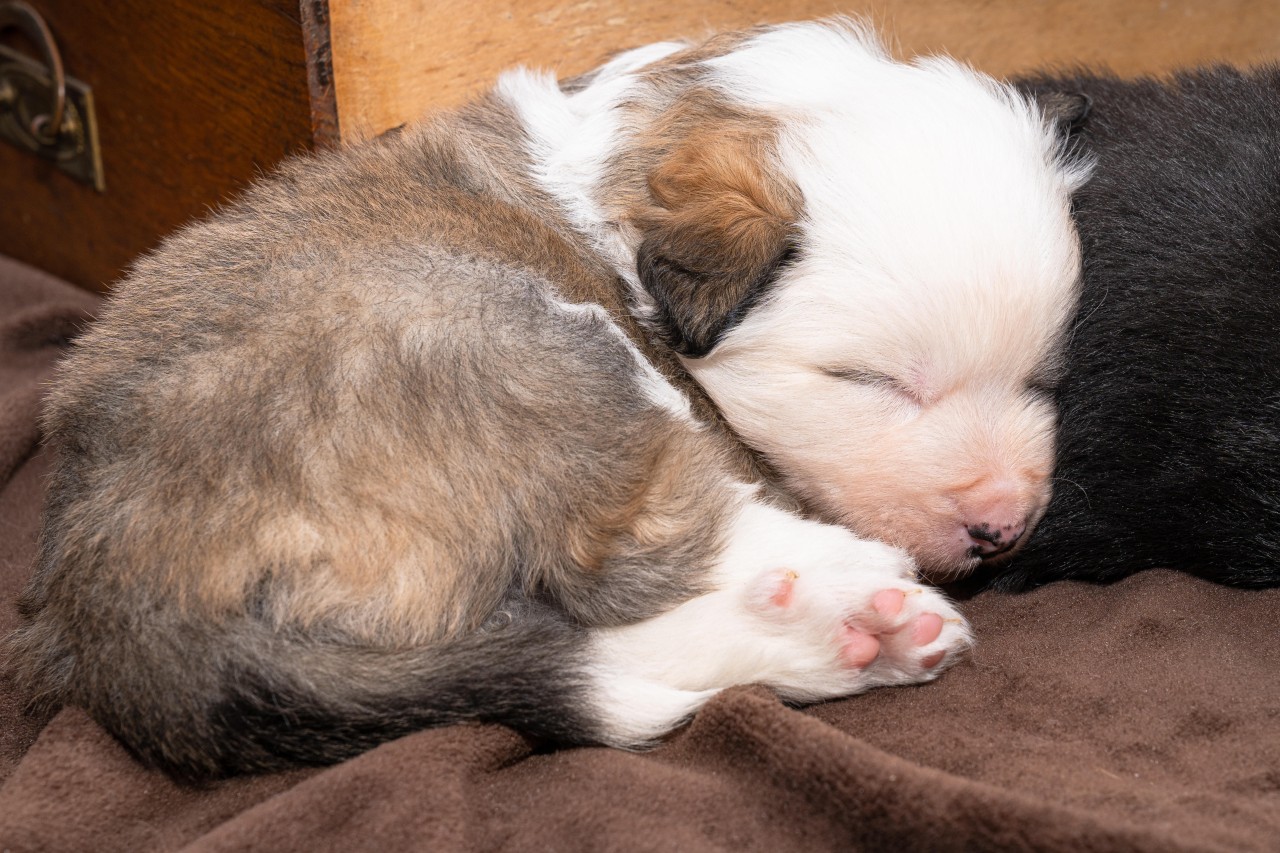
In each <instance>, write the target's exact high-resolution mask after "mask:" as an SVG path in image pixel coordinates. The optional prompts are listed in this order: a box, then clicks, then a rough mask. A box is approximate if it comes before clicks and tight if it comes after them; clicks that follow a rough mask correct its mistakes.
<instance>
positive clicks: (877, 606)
mask: <svg viewBox="0 0 1280 853" xmlns="http://www.w3.org/2000/svg"><path fill="white" fill-rule="evenodd" d="M864 544H867V543H864ZM886 550H889V549H886ZM900 559H902V560H905V559H906V558H905V555H902V556H901V558H900ZM885 562H888V563H889V565H887V566H886V565H885V564H884V563H883V562H882V563H881V564H880V565H875V564H873V563H869V561H866V560H865V559H864V560H863V561H862V562H861V563H852V564H850V563H846V564H845V565H824V566H808V567H804V568H798V567H792V566H781V567H778V568H776V569H769V570H766V571H765V572H763V573H761V574H760V575H759V576H757V577H756V578H755V579H754V580H752V581H751V582H750V583H748V585H747V587H746V589H745V590H744V593H743V604H744V606H745V607H746V609H748V610H749V611H751V612H752V613H753V614H755V615H756V617H757V618H758V619H759V620H760V622H761V623H762V625H763V626H765V630H764V631H762V634H766V637H762V640H763V642H764V643H765V644H767V645H768V646H769V647H770V648H769V653H768V655H767V659H768V660H769V662H770V671H769V672H768V673H766V674H765V677H764V678H762V679H761V681H763V682H764V683H766V684H769V685H770V686H772V687H773V688H775V689H776V690H778V692H779V693H781V694H782V695H783V696H784V697H785V698H788V699H792V700H796V701H813V700H817V699H826V698H832V697H836V696H847V695H850V694H853V693H860V692H862V691H864V690H868V689H870V688H872V687H880V686H888V685H898V684H913V683H917V682H921V681H929V680H931V679H933V678H935V677H937V675H938V674H939V673H941V672H942V671H943V670H944V669H946V668H947V667H948V666H950V665H951V664H952V663H954V662H955V661H956V660H957V659H958V658H959V656H960V655H961V654H962V653H963V652H964V651H965V650H966V649H967V648H968V647H969V646H970V644H971V642H972V640H971V635H970V632H969V626H968V623H967V622H966V621H965V619H964V617H963V616H961V615H960V613H959V612H958V611H957V610H956V609H955V607H954V606H953V605H952V604H951V602H950V601H948V600H947V599H946V597H945V596H943V595H942V594H941V593H940V592H938V591H937V590H935V589H932V588H929V587H925V586H921V585H920V584H918V583H916V582H915V581H914V579H913V578H912V577H911V576H910V575H909V574H905V573H904V572H902V571H901V570H899V568H898V567H897V566H895V565H893V562H894V561H885Z"/></svg>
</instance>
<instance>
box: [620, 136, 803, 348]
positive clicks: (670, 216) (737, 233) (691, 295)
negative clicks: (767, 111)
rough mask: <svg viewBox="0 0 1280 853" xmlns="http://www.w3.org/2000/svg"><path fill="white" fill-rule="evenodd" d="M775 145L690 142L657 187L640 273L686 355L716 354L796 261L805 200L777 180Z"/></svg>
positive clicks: (669, 335)
mask: <svg viewBox="0 0 1280 853" xmlns="http://www.w3.org/2000/svg"><path fill="white" fill-rule="evenodd" d="M768 136H769V137H770V139H768V140H766V139H763V138H761V136H760V135H757V134H742V133H739V134H731V135H727V136H718V137H717V136H716V135H713V134H712V133H709V132H702V133H695V134H691V135H690V136H689V137H686V138H685V139H684V140H682V142H681V145H680V146H679V147H678V148H677V149H676V150H675V151H673V152H672V153H671V154H670V155H669V156H668V157H667V158H666V159H665V160H664V161H663V162H662V163H661V164H660V166H659V167H658V168H657V169H656V170H655V171H654V173H653V174H652V175H650V177H649V191H650V193H651V195H652V198H653V201H654V202H655V204H656V206H655V207H652V208H650V209H649V210H648V211H646V213H645V214H644V215H642V216H641V217H638V222H637V224H638V225H639V226H640V228H641V229H642V231H643V234H644V237H643V239H642V241H641V243H640V249H639V251H638V253H637V257H636V265H637V268H638V272H639V275H640V281H641V283H642V284H643V285H644V287H645V289H646V290H647V291H648V292H649V294H650V295H651V296H652V297H653V300H654V303H655V304H656V306H657V313H658V316H657V318H656V319H657V321H658V325H659V332H660V333H661V334H662V335H663V336H664V337H665V339H666V343H667V344H668V345H669V346H670V347H671V348H672V349H674V350H675V351H676V352H678V353H680V354H681V355H685V356H690V357H695V358H696V357H701V356H704V355H706V354H707V353H708V352H710V351H711V349H712V347H714V346H715V345H716V343H717V342H718V341H719V340H720V338H721V337H722V336H723V335H724V334H725V333H726V332H727V331H729V330H730V329H732V328H733V326H734V325H735V324H736V323H737V322H738V321H740V320H741V319H742V318H743V317H744V316H746V313H747V312H748V311H749V310H750V309H751V307H752V306H753V305H755V304H756V303H757V302H758V301H759V300H760V298H761V296H763V295H764V294H765V293H766V292H767V291H768V289H769V287H770V285H771V284H772V283H773V282H774V281H775V280H776V278H777V276H778V273H779V272H780V271H781V268H782V267H783V266H784V265H785V264H786V263H787V262H788V261H789V260H790V259H791V258H792V257H793V256H794V252H795V246H794V237H795V233H796V219H797V216H798V208H799V203H798V201H797V198H798V196H799V193H798V191H796V190H795V189H794V188H792V187H790V186H788V185H787V184H786V183H784V182H783V181H782V180H781V179H780V178H779V177H777V176H774V175H772V174H770V172H769V170H770V168H771V164H770V161H769V153H770V152H769V146H768V144H767V142H768V141H771V137H772V134H768Z"/></svg>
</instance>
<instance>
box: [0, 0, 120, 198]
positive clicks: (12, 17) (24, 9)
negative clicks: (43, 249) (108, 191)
mask: <svg viewBox="0 0 1280 853" xmlns="http://www.w3.org/2000/svg"><path fill="white" fill-rule="evenodd" d="M8 29H16V30H20V31H21V32H22V33H23V34H24V35H25V36H26V37H27V39H29V40H30V41H31V42H32V43H33V44H36V45H38V46H39V48H40V53H41V56H42V59H43V64H41V63H40V62H37V61H36V60H34V59H32V58H31V57H29V56H25V55H23V54H21V53H17V52H15V51H12V50H9V49H8V48H5V47H4V46H3V45H0V139H3V140H5V141H6V142H10V143H12V144H13V145H16V146H17V147H19V148H21V149H23V150H24V151H29V152H31V153H32V154H35V155H36V156H38V157H41V158H43V159H45V160H51V161H53V162H54V164H56V165H57V167H58V168H59V169H60V170H62V171H63V172H66V173H67V174H69V175H71V176H72V177H73V178H76V179H78V180H81V181H84V182H85V183H87V184H90V185H92V186H93V187H94V188H95V189H97V190H98V191H99V192H102V191H103V190H104V189H105V188H106V186H105V183H104V181H103V178H102V153H101V151H99V149H98V126H97V119H96V117H95V116H94V109H93V91H92V89H90V88H89V87H88V86H86V85H85V84H84V83H82V82H80V81H79V80H76V79H75V78H72V77H68V76H67V74H66V71H65V70H64V69H63V66H62V56H61V54H60V53H59V51H58V45H57V44H56V43H55V42H54V39H53V33H52V32H50V30H49V26H48V24H46V23H45V21H44V18H42V17H41V16H40V13H39V12H37V11H36V10H35V9H33V8H32V7H31V6H30V5H29V4H28V3H26V2H25V0H0V30H8Z"/></svg>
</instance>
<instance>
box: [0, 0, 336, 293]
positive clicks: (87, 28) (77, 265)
mask: <svg viewBox="0 0 1280 853" xmlns="http://www.w3.org/2000/svg"><path fill="white" fill-rule="evenodd" d="M33 2H34V4H35V5H36V6H37V7H38V8H39V10H40V12H41V13H42V14H43V15H44V16H45V17H46V19H47V20H48V21H49V25H50V27H51V28H52V29H53V32H54V35H55V36H56V38H57V39H58V41H59V44H60V46H61V49H62V56H63V63H64V65H65V66H66V68H67V73H69V74H71V75H72V76H75V77H79V78H80V79H82V80H84V81H86V82H87V83H89V84H90V85H91V86H93V89H94V97H95V99H96V102H97V109H98V122H99V127H100V130H101V137H102V159H103V166H104V170H105V174H106V182H107V191H106V193H105V194H102V195H99V194H98V193H96V192H94V190H93V189H91V188H89V187H87V186H84V185H82V184H79V183H76V182H75V181H73V180H71V179H70V178H68V177H66V176H65V175H63V174H61V173H60V172H58V171H57V170H55V169H53V168H51V167H50V166H49V165H48V164H46V163H43V162H41V161H39V160H38V159H36V158H35V157H32V156H30V155H27V154H24V153H23V152H20V151H18V150H17V149H15V148H12V147H11V146H8V145H0V253H4V254H7V255H11V256H12V257H15V258H18V259H19V260H22V261H26V262H27V263H30V264H33V265H35V266H37V267H40V268H42V269H45V270H48V271H49V272H52V273H54V274H56V275H59V276H62V277H64V278H66V279H68V280H70V281H73V282H76V283H78V284H81V285H84V286H86V287H90V288H95V289H101V288H102V287H103V286H104V285H105V284H107V283H109V282H110V281H111V280H112V279H114V278H116V277H117V276H118V275H119V274H120V272H121V270H122V269H123V268H124V267H125V265H126V264H128V263H129V262H130V261H131V260H132V259H133V258H134V257H135V256H136V255H137V254H138V253H140V252H142V251H144V250H146V249H148V248H150V247H151V246H153V245H154V244H155V243H156V242H157V240H158V239H159V237H160V236H161V235H163V234H166V233H168V232H169V231H171V230H172V229H173V228H175V227H176V226H178V225H179V224H181V223H182V222H184V221H186V220H187V219H189V218H191V217H193V216H196V215H198V214H200V213H202V212H204V211H205V210H206V209H207V207H208V205H210V204H213V203H216V202H217V201H219V200H221V199H224V198H226V197H227V196H228V195H230V194H231V193H233V192H234V191H235V190H236V189H237V188H238V187H241V186H243V185H244V184H245V183H246V182H248V181H249V180H251V179H252V178H253V177H254V175H255V174H257V173H258V172H259V171H260V170H263V169H267V168H269V167H270V166H272V165H273V164H274V163H276V162H277V161H279V160H280V159H281V158H282V157H284V156H285V155H286V154H287V153H289V152H291V151H297V150H301V149H304V148H306V147H308V146H309V145H310V140H311V127H312V125H311V115H310V110H309V105H308V104H309V97H308V87H307V70H306V65H305V55H304V51H303V38H302V34H301V29H300V27H301V25H300V21H299V8H298V0H241V1H240V2H238V3H235V4H224V3H210V2H206V0H184V2H176V0H112V2H109V3H108V2H85V0H33ZM6 41H7V42H8V43H10V44H11V45H13V46H15V47H17V46H19V45H20V44H21V43H20V42H19V41H18V40H17V39H14V38H12V35H11V37H10V38H9V39H6Z"/></svg>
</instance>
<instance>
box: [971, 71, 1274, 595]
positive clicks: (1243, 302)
mask: <svg viewBox="0 0 1280 853" xmlns="http://www.w3.org/2000/svg"><path fill="white" fill-rule="evenodd" d="M1021 85H1022V86H1023V88H1024V89H1026V90H1028V91H1031V92H1033V93H1035V94H1037V95H1038V96H1041V97H1043V96H1045V95H1048V94H1051V93H1055V92H1072V93H1082V94H1084V95H1087V96H1088V98H1089V99H1090V100H1091V103H1092V109H1091V111H1090V113H1089V115H1088V117H1087V119H1085V120H1084V121H1083V122H1082V123H1081V124H1080V126H1079V129H1078V135H1077V139H1076V144H1078V145H1079V146H1080V148H1081V150H1082V151H1083V152H1084V153H1086V154H1087V155H1089V156H1091V157H1093V158H1095V159H1096V161H1097V168H1096V171H1095V172H1094V176H1093V178H1092V179H1091V180H1090V181H1089V182H1088V184H1087V185H1086V186H1085V187H1084V188H1083V189H1082V190H1081V191H1080V192H1079V193H1078V195H1077V197H1076V198H1075V208H1076V216H1077V221H1078V224H1079V228H1080V234H1081V239H1082V241H1083V249H1084V264H1085V266H1084V292H1083V298H1082V300H1081V305H1080V313H1079V318H1078V321H1077V324H1076V328H1075V332H1074V335H1073V337H1072V339H1071V342H1070V346H1069V350H1068V372H1067V375H1066V377H1065V379H1064V381H1063V382H1062V384H1061V386H1060V388H1059V391H1058V402H1059V405H1060V408H1061V430H1060V435H1059V442H1060V449H1059V459H1058V469H1057V472H1056V475H1055V490H1054V497H1053V501H1052V503H1051V504H1050V506H1049V509H1048V511H1047V514H1046V516H1045V518H1044V520H1043V521H1042V522H1041V524H1040V526H1039V528H1038V529H1037V530H1036V532H1035V534H1034V535H1033V537H1032V539H1031V541H1030V542H1029V543H1028V546H1027V547H1026V549H1025V550H1024V551H1023V552H1022V553H1020V554H1019V555H1018V556H1016V557H1015V558H1014V559H1013V561H1012V562H1011V563H1010V564H1009V565H1008V566H1007V567H1006V568H1005V569H1004V570H1003V571H1002V573H1001V574H1000V575H999V576H998V577H995V578H994V580H992V581H991V582H992V584H993V585H995V586H998V587H1001V588H1004V589H1026V588H1030V587H1034V586H1037V585H1040V584H1043V583H1045V582H1047V581H1052V580H1056V579H1059V578H1079V579H1089V580H1102V581H1106V580H1113V579H1116V578H1120V577H1123V576H1125V575H1128V574H1130V573H1132V572H1135V571H1138V570H1140V569H1146V568H1154V567H1163V568H1171V569H1178V570H1182V571H1186V572H1190V573H1193V574H1196V575H1200V576H1202V577H1205V578H1209V579H1211V580H1214V581H1218V582H1221V583H1227V584H1233V585H1239V586H1248V587H1263V586H1274V585H1276V584H1278V583H1280V68H1274V67H1273V68H1269V69H1265V70H1260V71H1255V72H1248V73H1246V72H1240V71H1236V70H1233V69H1229V68H1214V69H1211V70H1203V71H1196V72H1191V73H1183V74H1179V75H1177V76H1176V77H1174V78H1173V79H1172V80H1171V81H1168V82H1158V81H1154V80H1138V81H1121V80H1117V79H1114V78H1110V77H1106V76H1092V75H1079V76H1073V77H1065V78H1057V79H1051V78H1042V79H1034V80H1028V81H1024V82H1023V83H1022V84H1021Z"/></svg>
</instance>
